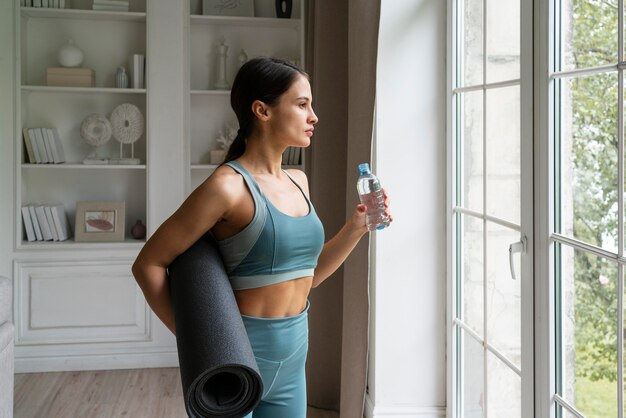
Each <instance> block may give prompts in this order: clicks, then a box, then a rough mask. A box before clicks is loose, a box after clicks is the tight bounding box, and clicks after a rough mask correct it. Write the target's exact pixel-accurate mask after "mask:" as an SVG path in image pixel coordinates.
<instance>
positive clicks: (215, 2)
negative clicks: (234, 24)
mask: <svg viewBox="0 0 626 418" xmlns="http://www.w3.org/2000/svg"><path fill="white" fill-rule="evenodd" d="M202 14H203V15H211V16H246V17H253V16H254V0H202Z"/></svg>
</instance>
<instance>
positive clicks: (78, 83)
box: [46, 67, 96, 87]
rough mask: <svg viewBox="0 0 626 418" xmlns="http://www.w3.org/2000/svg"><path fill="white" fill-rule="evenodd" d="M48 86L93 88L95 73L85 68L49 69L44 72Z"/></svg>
mask: <svg viewBox="0 0 626 418" xmlns="http://www.w3.org/2000/svg"><path fill="white" fill-rule="evenodd" d="M46 83H47V84H48V85H49V86H64V87H94V86H95V85H96V72H95V71H94V70H92V69H91V68H85V67H50V68H48V69H47V70H46Z"/></svg>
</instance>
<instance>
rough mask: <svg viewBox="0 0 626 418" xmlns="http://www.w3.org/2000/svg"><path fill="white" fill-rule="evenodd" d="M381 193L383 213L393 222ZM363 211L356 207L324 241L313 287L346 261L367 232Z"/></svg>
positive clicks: (386, 201) (360, 206)
mask: <svg viewBox="0 0 626 418" xmlns="http://www.w3.org/2000/svg"><path fill="white" fill-rule="evenodd" d="M383 193H384V195H385V213H387V216H389V220H390V221H393V216H391V214H390V213H389V210H388V208H389V196H388V195H387V192H385V191H384V190H383ZM365 211H366V207H365V205H363V204H360V205H357V206H356V208H355V209H354V212H353V213H352V216H351V217H350V219H348V221H347V222H346V224H345V225H344V226H343V227H342V228H341V229H340V230H339V232H338V233H337V234H336V235H335V236H334V237H332V238H331V239H330V240H328V241H326V243H325V244H324V247H323V249H322V253H321V254H320V256H319V259H318V260H317V267H316V268H315V273H314V274H313V287H317V286H319V285H320V284H321V283H322V282H323V281H324V280H326V279H327V278H328V277H330V275H331V274H333V273H334V272H335V271H336V270H337V269H338V268H339V266H341V265H342V264H343V262H344V261H346V258H348V256H349V255H350V253H351V252H352V250H354V247H356V245H357V244H358V243H359V241H360V240H361V237H362V236H363V235H365V234H366V233H367V232H368V230H367V226H365Z"/></svg>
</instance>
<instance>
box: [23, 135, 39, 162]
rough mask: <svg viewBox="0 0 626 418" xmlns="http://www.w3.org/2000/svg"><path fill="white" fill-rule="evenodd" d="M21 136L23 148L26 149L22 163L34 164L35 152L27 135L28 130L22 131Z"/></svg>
mask: <svg viewBox="0 0 626 418" xmlns="http://www.w3.org/2000/svg"><path fill="white" fill-rule="evenodd" d="M22 136H23V137H24V146H25V147H26V155H25V158H24V161H25V162H27V163H36V162H37V160H36V159H35V150H34V149H33V143H32V141H31V139H30V135H29V134H28V128H24V129H22Z"/></svg>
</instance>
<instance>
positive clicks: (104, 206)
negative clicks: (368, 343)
mask: <svg viewBox="0 0 626 418" xmlns="http://www.w3.org/2000/svg"><path fill="white" fill-rule="evenodd" d="M125 218H126V202H123V201H122V202H118V201H82V202H77V203H76V221H75V223H74V224H75V228H74V240H75V241H76V242H115V241H118V242H119V241H124V230H125V225H126V224H125V222H126V219H125Z"/></svg>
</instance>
